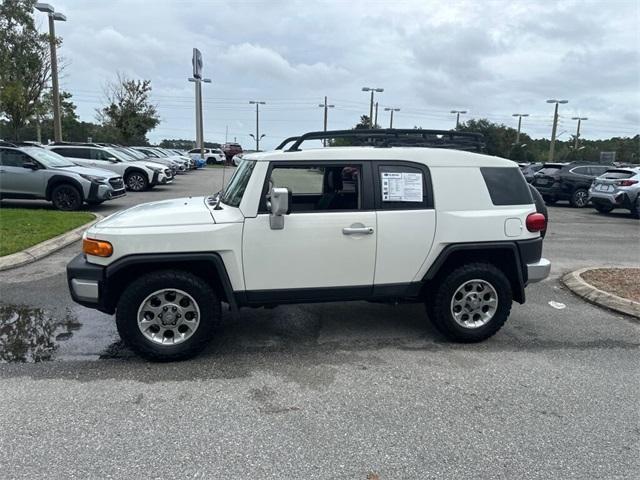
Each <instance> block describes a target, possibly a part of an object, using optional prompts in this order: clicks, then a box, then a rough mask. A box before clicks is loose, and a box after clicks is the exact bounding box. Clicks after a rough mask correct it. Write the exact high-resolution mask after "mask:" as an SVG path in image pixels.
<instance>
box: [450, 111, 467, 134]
mask: <svg viewBox="0 0 640 480" xmlns="http://www.w3.org/2000/svg"><path fill="white" fill-rule="evenodd" d="M451 113H455V114H456V130H457V129H458V127H459V126H460V114H463V115H464V114H465V113H467V111H466V110H451Z"/></svg>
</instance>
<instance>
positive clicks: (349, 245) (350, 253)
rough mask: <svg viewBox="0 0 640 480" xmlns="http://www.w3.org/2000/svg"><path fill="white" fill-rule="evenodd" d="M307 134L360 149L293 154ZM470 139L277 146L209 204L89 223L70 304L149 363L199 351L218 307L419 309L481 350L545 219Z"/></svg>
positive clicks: (413, 135)
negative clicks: (96, 314) (351, 303)
mask: <svg viewBox="0 0 640 480" xmlns="http://www.w3.org/2000/svg"><path fill="white" fill-rule="evenodd" d="M344 137H346V138H344ZM319 138H340V139H341V141H342V143H345V142H346V143H348V141H350V140H353V142H352V143H357V144H359V145H362V144H363V143H369V146H347V147H328V148H319V149H309V150H301V149H300V148H299V147H300V145H301V144H302V143H303V142H304V141H305V140H310V139H319ZM291 141H293V142H294V143H293V145H292V146H291V147H290V148H288V149H284V148H283V147H284V145H285V144H286V143H287V142H289V143H290V142H291ZM480 142H481V137H478V136H475V135H473V134H464V133H458V132H450V131H430V130H371V131H353V130H350V131H337V132H327V133H323V132H311V133H307V134H305V135H302V136H301V137H298V138H291V139H287V140H286V141H285V142H283V144H282V145H281V147H280V148H279V149H277V150H276V151H273V152H268V153H259V154H250V155H246V156H245V157H244V159H243V161H242V162H241V163H240V166H239V167H238V168H237V169H236V171H235V173H234V175H233V177H232V178H231V180H230V181H229V184H228V185H227V186H226V188H225V189H224V190H222V191H221V192H219V193H218V194H217V195H213V196H210V197H188V198H180V199H174V200H165V201H159V202H152V203H147V204H142V205H138V206H135V207H133V208H130V209H128V210H124V211H121V212H118V213H116V214H114V215H111V216H110V217H108V218H106V219H104V220H102V221H101V222H99V223H97V224H95V225H94V226H93V227H91V228H90V229H89V230H88V231H87V232H86V233H85V235H84V239H83V252H84V253H83V254H81V255H78V256H77V257H76V258H75V259H73V260H72V261H71V262H70V264H69V265H68V267H67V275H68V282H69V288H70V290H71V295H72V297H73V299H74V300H75V301H76V302H78V303H80V304H82V305H85V306H87V307H91V308H96V309H98V310H100V311H102V312H106V313H109V314H113V313H115V314H116V323H117V327H118V331H119V333H120V335H121V337H122V338H123V339H124V341H125V342H126V343H127V344H128V345H129V346H130V347H131V348H133V349H134V350H135V351H136V352H138V353H139V354H141V355H143V356H145V357H147V358H150V359H154V360H177V359H183V358H187V357H190V356H193V355H195V354H196V353H197V352H199V351H200V350H201V349H202V348H203V347H204V346H205V345H206V343H207V341H208V340H209V339H210V338H211V337H212V335H213V332H214V326H215V325H216V323H217V322H218V321H219V319H220V317H221V302H225V303H226V304H228V305H229V307H230V308H231V309H232V310H235V309H237V308H240V307H247V306H248V307H260V306H267V307H271V306H276V305H280V304H288V303H302V302H329V301H345V300H369V301H376V302H389V303H397V302H424V303H425V304H426V307H427V311H428V316H429V318H430V319H431V321H432V322H433V323H434V324H435V326H436V327H437V329H438V330H439V331H440V332H442V333H443V334H444V335H445V336H446V337H448V338H449V339H451V340H453V341H460V342H477V341H481V340H484V339H486V338H488V337H490V336H491V335H493V334H495V333H496V332H497V331H498V330H499V329H500V328H501V327H502V325H503V324H504V323H505V321H506V319H507V317H508V316H509V312H510V310H511V303H512V301H514V300H515V301H516V302H519V303H524V301H525V287H526V286H527V285H528V284H530V283H532V282H537V281H540V280H542V279H544V278H545V277H546V276H547V275H548V274H549V270H550V262H549V261H548V260H546V259H544V258H542V256H541V254H542V241H543V240H542V236H541V232H543V231H544V229H545V228H546V218H545V215H543V213H540V212H539V211H538V210H539V209H538V208H537V207H536V201H535V200H534V198H533V197H532V192H531V190H530V188H529V186H528V185H527V183H526V181H525V179H524V177H523V176H522V173H521V172H520V169H519V168H518V165H517V164H516V163H514V162H512V161H510V160H504V159H501V158H497V157H490V156H486V155H482V154H479V153H472V152H469V151H466V150H474V149H477V148H479V145H480ZM408 145H410V146H408ZM452 148H455V149H457V150H453V149H452ZM167 219H171V222H167Z"/></svg>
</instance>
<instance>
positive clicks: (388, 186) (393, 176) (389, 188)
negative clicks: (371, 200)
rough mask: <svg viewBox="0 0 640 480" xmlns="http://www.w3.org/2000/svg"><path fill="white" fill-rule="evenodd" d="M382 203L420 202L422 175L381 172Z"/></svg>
mask: <svg viewBox="0 0 640 480" xmlns="http://www.w3.org/2000/svg"><path fill="white" fill-rule="evenodd" d="M380 180H381V185H382V201H383V202H422V173H407V172H382V173H381V174H380Z"/></svg>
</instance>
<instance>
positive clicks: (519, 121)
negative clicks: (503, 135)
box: [513, 113, 529, 146]
mask: <svg viewBox="0 0 640 480" xmlns="http://www.w3.org/2000/svg"><path fill="white" fill-rule="evenodd" d="M513 116H514V117H518V134H517V135H516V145H517V146H519V145H520V127H521V126H522V117H528V116H529V114H528V113H514V114H513Z"/></svg>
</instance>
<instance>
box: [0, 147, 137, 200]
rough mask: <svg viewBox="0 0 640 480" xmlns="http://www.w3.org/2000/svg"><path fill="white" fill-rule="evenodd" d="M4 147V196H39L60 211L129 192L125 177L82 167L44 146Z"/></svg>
mask: <svg viewBox="0 0 640 480" xmlns="http://www.w3.org/2000/svg"><path fill="white" fill-rule="evenodd" d="M4 145H5V146H0V199H2V198H16V199H19V198H21V199H37V200H47V201H50V202H51V203H53V206H54V207H55V208H57V209H58V210H78V209H79V208H81V207H82V204H83V203H84V202H86V203H88V204H89V205H98V204H100V203H102V202H105V201H107V200H111V199H114V198H118V197H122V196H124V195H126V192H125V188H124V182H123V180H122V177H121V176H119V175H116V174H114V173H113V172H111V171H109V170H103V169H99V168H87V167H80V166H78V165H76V164H75V163H72V162H71V161H69V160H68V159H66V158H64V157H61V156H60V155H58V154H56V153H54V152H50V151H49V150H45V149H44V148H41V147H22V148H18V147H10V146H6V145H7V144H6V143H5V144H4Z"/></svg>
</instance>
